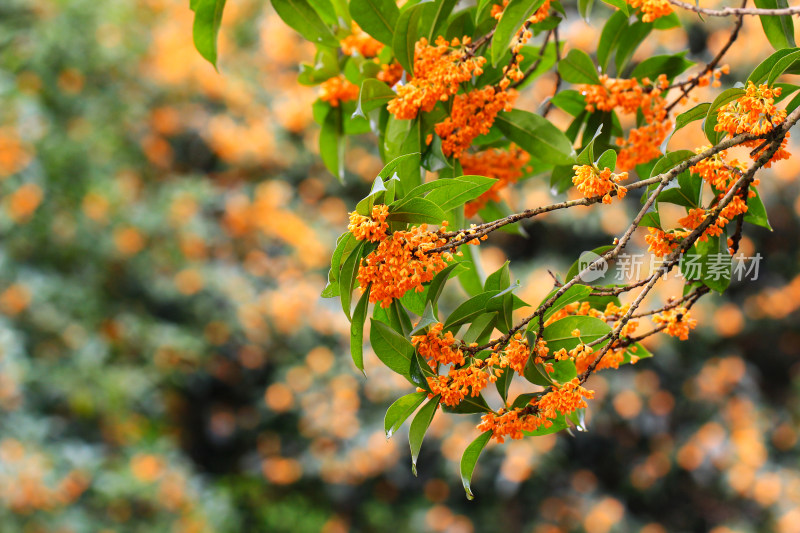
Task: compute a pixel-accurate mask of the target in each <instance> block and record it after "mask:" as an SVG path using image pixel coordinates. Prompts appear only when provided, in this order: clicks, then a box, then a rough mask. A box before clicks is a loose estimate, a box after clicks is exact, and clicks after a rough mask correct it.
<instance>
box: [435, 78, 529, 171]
mask: <svg viewBox="0 0 800 533" xmlns="http://www.w3.org/2000/svg"><path fill="white" fill-rule="evenodd" d="M516 97H517V93H516V91H513V90H507V91H504V90H498V89H496V88H495V87H492V86H486V87H483V88H481V89H475V90H473V91H470V92H468V93H462V94H459V95H457V96H456V97H455V99H454V100H453V107H452V110H451V111H450V116H448V117H447V118H446V119H444V120H443V121H442V122H440V123H438V124H436V126H435V131H436V135H438V136H439V137H441V139H442V152H444V155H446V156H448V157H450V156H453V157H455V158H457V159H458V158H460V157H461V155H462V153H463V152H464V150H466V149H467V148H469V147H470V145H471V144H472V141H473V140H474V139H475V138H476V137H478V136H479V135H485V134H487V133H489V130H490V129H491V127H492V124H494V119H495V117H496V116H497V113H499V112H500V111H510V110H511V106H512V104H513V103H514V100H515V99H516ZM430 139H431V138H430V137H429V138H428V141H429V142H430Z"/></svg>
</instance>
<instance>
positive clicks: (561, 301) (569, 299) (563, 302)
mask: <svg viewBox="0 0 800 533" xmlns="http://www.w3.org/2000/svg"><path fill="white" fill-rule="evenodd" d="M576 274H577V272H576ZM556 290H557V289H556ZM556 290H553V292H551V293H550V294H548V295H547V296H546V297H545V298H544V300H542V302H546V301H547V300H549V299H550V298H552V296H553V294H555V292H556ZM591 292H592V289H591V288H590V287H587V286H586V285H573V286H572V287H570V288H569V289H567V290H566V291H565V292H564V294H562V295H561V296H559V297H558V298H556V301H555V302H553V305H551V306H550V309H548V310H547V311H545V313H544V317H543V318H544V322H547V321H548V320H550V318H552V316H553V315H555V314H556V313H557V312H559V311H560V310H561V309H563V308H564V307H566V306H568V305H569V304H571V303H575V302H581V301H584V300H585V299H586V298H588V296H589V294H590V293H591ZM529 324H533V326H534V327H533V328H529V329H532V330H537V329H539V324H538V321H537V320H531V322H530V323H529Z"/></svg>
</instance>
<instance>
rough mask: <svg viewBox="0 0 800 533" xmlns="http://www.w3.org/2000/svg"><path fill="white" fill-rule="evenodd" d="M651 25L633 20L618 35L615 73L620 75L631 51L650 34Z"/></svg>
mask: <svg viewBox="0 0 800 533" xmlns="http://www.w3.org/2000/svg"><path fill="white" fill-rule="evenodd" d="M652 29H653V25H652V24H651V23H648V22H634V23H633V24H631V25H630V27H628V28H627V29H626V30H625V32H624V33H623V34H622V37H620V40H619V44H618V45H617V54H616V55H615V56H614V62H615V63H616V65H617V75H621V74H622V72H623V71H624V70H625V65H627V64H628V61H629V60H630V58H631V57H633V53H634V52H635V51H636V49H637V48H638V47H639V45H640V44H641V43H642V41H644V39H645V37H647V36H648V35H649V34H650V30H652Z"/></svg>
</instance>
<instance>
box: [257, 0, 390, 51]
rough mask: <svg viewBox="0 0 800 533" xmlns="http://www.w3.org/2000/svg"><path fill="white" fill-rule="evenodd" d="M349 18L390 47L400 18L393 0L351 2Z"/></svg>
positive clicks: (353, 0) (358, 0)
mask: <svg viewBox="0 0 800 533" xmlns="http://www.w3.org/2000/svg"><path fill="white" fill-rule="evenodd" d="M273 1H274V0H273ZM350 16H352V17H353V20H355V21H356V23H357V24H358V25H359V26H361V29H362V30H364V31H365V32H367V33H368V34H370V35H372V36H373V37H374V38H375V39H377V40H379V41H380V42H382V43H383V44H385V45H388V46H392V38H393V37H394V28H395V26H397V19H398V18H400V10H399V9H397V4H396V3H395V2H394V0H351V1H350Z"/></svg>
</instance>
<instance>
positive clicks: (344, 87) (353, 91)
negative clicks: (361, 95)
mask: <svg viewBox="0 0 800 533" xmlns="http://www.w3.org/2000/svg"><path fill="white" fill-rule="evenodd" d="M358 91H359V89H358V86H357V85H356V84H354V83H351V82H350V81H348V80H347V78H345V77H344V74H339V75H338V76H334V77H332V78H328V79H327V80H325V81H323V82H322V83H321V84H320V86H319V99H320V100H322V101H323V102H328V103H329V104H331V105H332V106H333V107H339V102H348V101H350V100H355V99H357V98H358Z"/></svg>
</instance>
